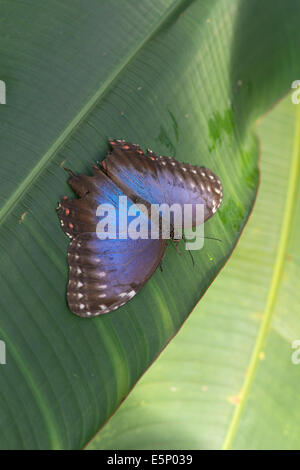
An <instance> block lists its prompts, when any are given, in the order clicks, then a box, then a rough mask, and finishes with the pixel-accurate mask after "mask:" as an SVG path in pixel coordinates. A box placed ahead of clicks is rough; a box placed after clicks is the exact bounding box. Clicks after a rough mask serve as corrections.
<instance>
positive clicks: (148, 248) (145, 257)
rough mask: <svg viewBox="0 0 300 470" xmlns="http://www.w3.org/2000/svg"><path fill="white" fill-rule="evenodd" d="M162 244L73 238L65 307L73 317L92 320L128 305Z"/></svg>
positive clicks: (151, 269) (152, 268) (156, 261)
mask: <svg viewBox="0 0 300 470" xmlns="http://www.w3.org/2000/svg"><path fill="white" fill-rule="evenodd" d="M165 244H166V240H162V239H157V240H151V239H148V240H143V239H138V240H130V239H128V240H108V239H107V240H99V239H98V237H97V235H96V234H95V233H83V234H80V235H77V237H76V238H74V239H73V240H72V242H71V244H70V247H69V253H68V261H69V267H70V273H69V284H68V292H67V298H68V304H69V307H70V309H71V310H72V312H73V313H75V314H77V315H80V316H82V317H92V316H96V315H100V314H103V313H108V312H111V311H112V310H116V309H117V308H119V307H121V306H122V305H124V304H125V303H126V302H128V301H129V300H130V299H131V298H132V297H134V295H135V294H136V293H137V292H138V291H139V290H140V289H141V288H142V286H143V285H144V284H145V282H146V281H147V280H148V279H149V277H151V275H152V274H153V272H154V271H155V269H156V268H157V266H158V265H159V263H160V261H161V258H162V256H163V253H164V250H165Z"/></svg>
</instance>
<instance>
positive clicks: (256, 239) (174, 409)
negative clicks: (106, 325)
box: [88, 96, 300, 449]
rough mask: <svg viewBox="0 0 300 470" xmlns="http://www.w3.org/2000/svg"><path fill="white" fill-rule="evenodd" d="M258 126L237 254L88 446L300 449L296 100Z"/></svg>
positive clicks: (299, 139)
mask: <svg viewBox="0 0 300 470" xmlns="http://www.w3.org/2000/svg"><path fill="white" fill-rule="evenodd" d="M257 133H258V137H259V139H260V143H261V182H260V188H259V192H258V197H257V200H256V203H255V207H254V210H253V214H252V215H251V218H250V221H249V222H248V224H247V227H246V229H245V232H244V234H243V235H242V238H241V240H240V242H239V244H238V246H237V248H236V250H235V252H234V253H233V255H232V257H231V258H230V260H229V262H228V263H227V265H226V267H225V268H224V270H223V271H222V273H221V274H220V276H219V277H218V279H217V280H216V281H215V283H214V285H213V286H212V287H211V288H210V289H209V291H208V293H207V294H206V295H205V297H204V298H203V300H202V301H201V302H200V303H199V305H198V306H197V307H196V308H195V310H194V312H193V314H192V315H191V317H190V318H189V319H188V321H187V322H186V324H185V325H184V327H183V328H182V330H181V332H180V334H179V335H178V336H177V337H176V339H174V340H173V341H172V343H171V344H170V346H169V347H168V348H167V349H166V351H164V352H163V353H162V355H161V356H160V358H159V359H158V360H157V361H156V363H155V364H154V366H152V368H151V370H150V371H149V372H148V373H147V374H146V375H145V376H144V377H143V378H142V379H141V381H140V382H139V383H138V385H137V386H136V388H135V389H134V391H133V392H132V393H131V394H130V396H129V397H128V399H127V401H126V402H125V403H124V404H123V405H122V406H121V408H120V409H119V410H118V411H117V413H116V414H115V415H114V416H113V417H112V419H111V421H110V422H109V423H108V424H107V426H106V427H105V428H104V429H103V430H102V431H101V432H100V433H98V435H97V436H96V437H95V438H94V440H93V441H92V442H91V443H90V445H89V446H88V449H95V448H99V449H136V448H137V449H145V448H149V449H164V448H165V449H169V448H173V449H174V448H178V449H182V448H183V449H191V448H194V449H199V448H200V449H210V448H212V449H219V448H225V449H228V448H233V449H299V448H300V440H299V436H300V415H299V409H300V408H299V377H300V376H299V374H300V364H299V362H300V361H299V346H300V322H299V313H300V312H299V305H300V294H299V275H300V247H299V236H300V184H299V183H300V105H295V104H292V101H291V96H288V97H287V98H286V99H285V100H284V101H282V102H281V103H280V104H279V105H278V106H277V107H276V108H275V109H274V110H273V111H272V112H271V113H270V114H269V115H268V116H267V117H265V118H264V119H263V121H262V122H261V123H260V124H259V126H258V128H257ZM296 341H297V343H295V342H296Z"/></svg>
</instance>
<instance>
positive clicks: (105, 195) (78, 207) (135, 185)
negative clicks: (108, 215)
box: [58, 140, 222, 317]
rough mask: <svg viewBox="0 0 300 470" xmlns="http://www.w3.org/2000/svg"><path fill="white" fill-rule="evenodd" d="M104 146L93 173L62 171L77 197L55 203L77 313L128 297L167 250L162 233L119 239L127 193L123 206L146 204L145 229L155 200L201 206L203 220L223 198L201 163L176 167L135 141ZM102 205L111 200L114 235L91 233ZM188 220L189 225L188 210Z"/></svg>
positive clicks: (110, 306)
mask: <svg viewBox="0 0 300 470" xmlns="http://www.w3.org/2000/svg"><path fill="white" fill-rule="evenodd" d="M110 145H111V148H112V150H111V152H110V153H108V155H107V157H106V158H105V160H104V161H102V162H101V163H99V166H93V173H94V174H93V176H87V175H81V174H79V175H75V174H74V173H73V172H72V171H70V170H68V171H69V173H70V177H69V180H68V183H69V184H70V186H71V187H72V189H73V190H74V191H75V193H76V194H77V195H78V196H79V198H78V199H69V198H67V197H64V198H62V199H61V202H60V204H59V206H58V216H59V219H60V223H61V226H62V229H63V231H64V232H65V233H66V234H67V235H68V236H69V238H71V240H72V241H71V243H70V246H69V251H68V263H69V283H68V290H67V299H68V305H69V308H70V310H71V311H72V312H73V313H75V314H77V315H79V316H82V317H92V316H96V315H99V314H103V313H108V312H111V311H112V310H116V309H117V308H119V307H121V306H122V305H124V304H125V303H126V302H128V301H129V300H130V299H131V298H132V297H133V296H134V295H135V294H136V293H137V292H138V291H139V290H140V289H141V287H142V286H143V285H144V284H145V282H146V281H147V280H148V279H149V278H150V277H151V276H152V274H153V273H154V271H155V270H156V268H157V267H158V266H159V264H160V262H161V259H162V257H163V255H164V252H165V249H166V239H164V238H163V237H162V236H161V231H159V235H158V237H157V238H155V239H153V238H147V239H143V238H138V239H131V238H128V237H127V236H124V238H123V235H124V233H123V232H124V229H123V227H122V226H121V223H120V222H119V220H121V216H122V215H123V214H122V210H123V209H122V208H121V207H120V206H119V201H120V197H121V198H122V197H123V198H124V197H125V196H126V198H127V200H128V206H129V208H130V207H131V206H133V205H136V204H143V205H144V206H145V207H146V209H147V211H146V214H145V215H143V216H142V217H144V219H145V220H144V222H145V224H146V226H147V227H148V231H149V233H150V232H151V230H152V228H153V223H152V222H151V221H150V218H149V213H150V209H151V207H152V206H153V205H156V204H158V205H160V204H167V205H172V204H179V205H181V206H184V205H185V204H194V205H196V204H203V205H204V221H205V220H207V219H208V218H209V217H211V216H212V215H213V214H214V213H215V212H216V211H217V209H218V207H219V205H220V203H221V201H222V185H221V183H220V181H219V179H218V178H217V177H216V176H215V175H214V174H213V173H212V172H211V171H210V170H208V169H207V168H202V167H198V166H193V165H189V164H181V163H179V162H178V161H176V160H175V159H173V158H169V157H163V156H158V155H156V154H154V152H152V151H150V150H148V153H147V154H144V152H143V151H142V149H141V148H140V147H139V146H137V145H134V144H131V143H128V142H124V141H118V140H110ZM100 204H110V205H111V206H113V208H114V210H115V213H116V216H117V220H118V222H117V223H116V228H115V230H116V239H113V240H112V239H109V238H108V239H99V237H98V236H97V224H98V221H99V217H98V216H97V208H98V207H99V205H100ZM127 209H128V208H127ZM147 215H148V217H147ZM189 224H190V226H191V227H193V226H195V218H194V213H191V216H190V220H189ZM151 233H152V232H151ZM125 235H127V232H126V234H125ZM171 238H173V231H172V229H171Z"/></svg>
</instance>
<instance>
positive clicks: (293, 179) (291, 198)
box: [223, 109, 300, 450]
mask: <svg viewBox="0 0 300 470" xmlns="http://www.w3.org/2000/svg"><path fill="white" fill-rule="evenodd" d="M299 174H300V109H299V110H298V111H297V115H296V124H295V137H294V145H293V155H292V161H291V167H290V174H289V180H288V192H287V197H286V202H285V208H284V217H283V219H282V227H281V232H280V237H279V241H278V247H277V256H276V259H275V263H274V269H273V275H272V279H271V283H270V288H269V292H268V297H267V301H266V308H265V312H264V315H263V321H262V324H261V327H260V330H259V334H258V336H257V340H256V343H255V346H254V349H253V353H252V356H251V359H250V363H249V367H248V369H247V375H246V377H245V381H244V383H243V386H242V390H241V393H240V394H239V397H240V402H239V404H238V405H237V407H236V409H235V411H234V413H233V417H232V420H231V423H230V426H229V428H228V432H227V435H226V437H225V440H224V445H223V450H227V449H229V448H230V447H231V446H232V443H233V440H234V437H235V434H236V431H237V428H238V425H239V421H240V418H241V416H242V413H243V410H244V407H245V404H246V402H247V398H248V395H249V391H250V388H251V385H252V382H253V379H254V376H255V372H256V369H257V366H258V363H259V354H260V352H261V349H262V346H263V343H264V340H265V338H266V335H267V332H268V329H269V325H270V321H271V317H272V313H273V307H274V304H275V301H276V297H277V293H278V288H279V284H280V280H281V278H282V273H283V267H284V261H285V257H286V252H287V244H288V239H289V234H290V231H291V225H292V221H293V213H294V207H295V200H296V193H297V182H298V180H299Z"/></svg>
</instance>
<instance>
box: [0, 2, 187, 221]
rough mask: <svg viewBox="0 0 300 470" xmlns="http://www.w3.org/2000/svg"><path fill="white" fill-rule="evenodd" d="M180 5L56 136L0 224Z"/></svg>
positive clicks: (172, 8)
mask: <svg viewBox="0 0 300 470" xmlns="http://www.w3.org/2000/svg"><path fill="white" fill-rule="evenodd" d="M180 3H182V0H175V2H174V3H173V4H172V5H171V6H170V7H169V8H167V10H166V12H165V14H164V15H163V16H162V17H161V18H160V19H159V21H157V23H156V24H155V25H154V27H153V29H152V30H151V31H150V32H149V33H148V34H147V35H146V36H145V38H144V40H142V41H141V43H140V44H139V45H138V46H137V47H136V48H135V49H134V50H133V51H131V53H130V54H129V55H127V56H126V57H124V59H123V61H121V62H120V64H119V66H118V67H117V68H116V70H115V71H114V72H113V73H111V74H110V75H109V76H108V78H107V79H106V80H105V81H104V82H103V83H102V84H101V85H100V86H99V88H98V90H97V91H96V92H95V93H94V94H93V96H91V98H90V99H89V100H88V102H87V103H86V104H85V105H84V106H83V107H82V108H81V110H80V111H79V112H78V113H77V115H76V116H75V117H74V118H73V119H72V120H71V122H70V123H69V124H68V125H67V126H66V128H65V129H64V130H63V132H62V133H61V134H60V135H59V136H58V138H57V139H56V140H55V142H54V143H53V144H52V145H51V147H50V148H49V150H47V152H46V153H45V154H44V155H43V156H42V158H41V159H40V160H39V162H38V163H37V164H36V165H35V166H34V167H33V168H32V170H31V171H30V172H29V174H28V175H27V176H26V177H25V178H24V179H23V181H22V182H21V183H20V184H19V186H18V188H17V189H16V190H15V191H14V192H13V193H12V195H11V196H10V197H9V198H8V200H7V201H6V202H5V204H4V205H3V206H2V208H1V209H0V224H2V223H3V222H4V220H5V219H6V217H7V216H8V215H9V214H10V213H11V212H12V211H13V209H14V208H15V206H16V205H17V204H18V202H19V201H20V199H22V197H23V196H24V194H25V193H26V192H27V191H28V190H29V188H30V187H31V186H32V185H33V183H34V182H35V180H36V179H37V178H38V177H39V176H40V174H41V173H42V172H43V170H44V169H45V168H46V167H47V165H48V164H49V163H50V162H51V161H52V159H53V158H54V157H55V155H56V154H57V152H58V150H59V149H60V148H61V147H62V146H63V145H64V143H65V142H66V141H67V140H68V138H69V137H70V136H71V135H72V134H73V132H74V131H75V130H76V129H77V127H78V126H79V125H80V123H81V122H82V121H83V120H84V119H85V118H86V116H88V114H89V113H90V112H91V111H92V110H93V109H94V107H95V106H96V105H97V104H98V103H99V101H100V100H101V98H102V97H103V96H104V95H105V93H106V92H107V91H108V90H109V88H110V87H111V86H112V84H113V83H114V82H115V81H116V80H117V79H118V77H119V76H120V75H121V73H122V72H123V71H124V70H125V69H126V67H127V66H128V65H129V64H130V63H131V61H132V60H133V59H134V58H135V57H136V56H137V54H138V53H139V52H140V51H141V50H142V49H143V47H144V46H145V45H146V44H147V42H148V41H150V40H151V39H152V37H153V36H154V35H155V34H156V33H157V31H158V30H159V29H160V28H161V27H162V25H163V24H164V23H165V22H166V21H167V20H168V19H169V17H170V16H171V15H172V14H173V13H174V11H175V10H176V9H177V7H178V6H179V5H180Z"/></svg>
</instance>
